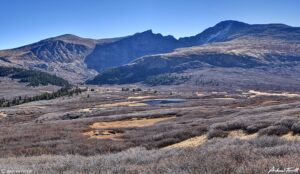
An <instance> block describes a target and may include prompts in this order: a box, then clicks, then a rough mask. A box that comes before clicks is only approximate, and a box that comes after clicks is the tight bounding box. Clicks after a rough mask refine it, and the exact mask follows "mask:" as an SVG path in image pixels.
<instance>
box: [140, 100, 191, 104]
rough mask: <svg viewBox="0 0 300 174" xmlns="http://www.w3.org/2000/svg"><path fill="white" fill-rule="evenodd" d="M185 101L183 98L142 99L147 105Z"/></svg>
mask: <svg viewBox="0 0 300 174" xmlns="http://www.w3.org/2000/svg"><path fill="white" fill-rule="evenodd" d="M183 102H186V100H185V99H153V100H144V101H143V103H146V104H148V105H159V104H171V103H183Z"/></svg>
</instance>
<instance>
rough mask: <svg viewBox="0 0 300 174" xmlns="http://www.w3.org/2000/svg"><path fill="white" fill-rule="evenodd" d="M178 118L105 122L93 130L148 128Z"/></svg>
mask: <svg viewBox="0 0 300 174" xmlns="http://www.w3.org/2000/svg"><path fill="white" fill-rule="evenodd" d="M174 118H176V117H162V118H141V119H139V118H132V119H130V120H120V121H105V122H97V123H94V124H92V125H91V126H90V127H91V128H93V129H110V128H129V127H146V126H153V125H154V124H156V123H159V122H162V121H166V120H171V119H174Z"/></svg>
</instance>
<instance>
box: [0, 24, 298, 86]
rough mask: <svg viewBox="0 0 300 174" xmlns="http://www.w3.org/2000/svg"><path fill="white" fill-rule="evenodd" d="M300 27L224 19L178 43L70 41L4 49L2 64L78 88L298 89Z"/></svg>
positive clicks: (137, 37) (151, 38) (169, 39)
mask: <svg viewBox="0 0 300 174" xmlns="http://www.w3.org/2000/svg"><path fill="white" fill-rule="evenodd" d="M299 58H300V28H299V27H291V26H288V25H284V24H253V25H251V24H246V23H243V22H239V21H232V20H229V21H223V22H220V23H218V24H216V25H215V26H213V27H210V28H208V29H206V30H204V31H203V32H201V33H200V34H197V35H195V36H192V37H185V38H180V39H176V38H174V37H173V36H163V35H161V34H154V33H153V32H152V31H151V30H148V31H145V32H141V33H136V34H134V35H131V36H126V37H120V38H111V39H87V38H81V37H78V36H74V35H70V34H67V35H62V36H58V37H54V38H49V39H45V40H42V41H39V42H37V43H33V44H30V45H26V46H23V47H19V48H15V49H9V50H2V51H0V65H1V66H13V67H18V68H25V69H36V70H40V71H44V72H48V73H51V74H55V75H57V76H60V77H62V78H64V79H66V80H68V81H70V82H72V83H82V82H85V81H87V83H89V84H100V85H101V84H127V83H146V84H151V85H166V84H190V85H196V86H214V87H216V86H224V87H228V88H232V87H248V88H253V87H260V88H272V89H273V88H274V89H277V88H290V89H298V86H299V84H300V79H299V78H298V77H299V75H300V71H299V70H298V69H299V67H300V66H299V65H300V64H299V62H300V61H299V60H300V59H299Z"/></svg>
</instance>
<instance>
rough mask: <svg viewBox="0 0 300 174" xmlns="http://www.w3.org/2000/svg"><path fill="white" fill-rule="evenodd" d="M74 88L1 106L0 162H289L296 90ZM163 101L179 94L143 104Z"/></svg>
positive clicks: (219, 169) (144, 169)
mask: <svg viewBox="0 0 300 174" xmlns="http://www.w3.org/2000/svg"><path fill="white" fill-rule="evenodd" d="M79 89H85V87H79V88H75V89H73V90H75V91H73V92H71V93H73V94H74V95H71V94H70V93H67V92H66V91H65V93H64V92H62V93H64V94H66V95H58V94H57V95H58V96H61V97H53V98H49V99H51V100H36V101H32V102H28V103H23V104H21V103H19V104H20V105H15V106H13V107H8V108H1V109H0V125H1V127H0V142H1V148H0V156H1V159H0V167H1V169H4V170H8V171H9V170H30V171H32V172H33V173H267V172H268V171H269V169H271V168H272V167H273V166H275V167H278V168H284V167H298V166H297V165H298V161H299V155H300V141H299V140H300V135H299V132H300V126H299V125H300V124H299V123H300V115H299V113H300V107H299V106H300V103H299V98H300V97H299V94H297V93H278V92H276V91H265V92H264V93H258V92H253V91H226V92H224V91H199V90H196V89H190V88H184V86H181V87H180V86H176V87H174V86H168V87H163V86H161V87H153V88H149V87H145V86H142V85H138V86H136V85H131V86H130V85H129V86H110V87H105V86H103V87H96V86H88V88H87V89H86V90H79ZM76 90H77V91H76ZM279 94H280V95H279ZM49 95H50V94H49ZM42 96H44V95H42ZM87 96H88V97H87ZM48 97H49V96H48ZM21 99H24V98H21ZM170 99H172V100H175V101H176V100H178V99H181V100H182V101H184V102H178V103H167V102H165V103H164V102H161V103H159V102H158V103H155V104H153V105H149V104H147V103H149V101H157V100H159V101H161V100H166V101H168V100H170ZM183 99H184V100H183Z"/></svg>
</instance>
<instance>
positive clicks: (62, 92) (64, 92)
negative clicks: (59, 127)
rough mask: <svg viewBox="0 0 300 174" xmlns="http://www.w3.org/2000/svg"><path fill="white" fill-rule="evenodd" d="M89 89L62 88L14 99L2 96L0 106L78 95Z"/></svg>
mask: <svg viewBox="0 0 300 174" xmlns="http://www.w3.org/2000/svg"><path fill="white" fill-rule="evenodd" d="M86 90H87V89H80V88H78V87H76V88H69V87H65V88H61V89H59V90H58V91H55V92H52V93H43V94H40V95H36V96H32V97H28V96H18V97H15V98H13V99H5V98H2V99H0V107H10V106H15V105H20V104H23V103H29V102H33V101H39V100H51V99H55V98H58V97H63V96H69V97H71V96H73V95H78V94H81V93H82V92H84V91H86Z"/></svg>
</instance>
